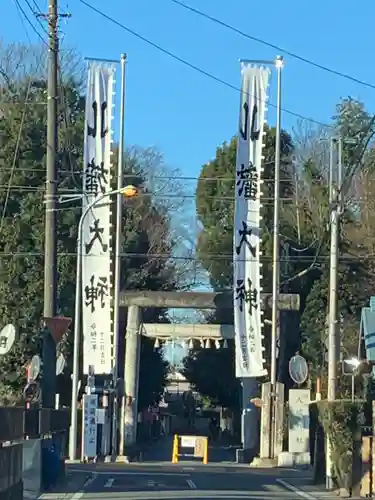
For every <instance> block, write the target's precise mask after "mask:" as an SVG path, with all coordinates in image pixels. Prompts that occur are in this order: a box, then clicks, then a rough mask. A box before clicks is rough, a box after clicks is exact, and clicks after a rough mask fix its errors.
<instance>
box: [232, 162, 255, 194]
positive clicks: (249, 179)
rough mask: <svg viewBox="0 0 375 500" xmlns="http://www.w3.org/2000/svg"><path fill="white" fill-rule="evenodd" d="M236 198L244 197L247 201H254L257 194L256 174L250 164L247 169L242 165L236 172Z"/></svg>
mask: <svg viewBox="0 0 375 500" xmlns="http://www.w3.org/2000/svg"><path fill="white" fill-rule="evenodd" d="M236 185H237V187H238V196H242V195H243V196H244V198H245V199H247V200H255V199H256V197H257V192H258V173H257V171H256V169H255V167H254V165H253V164H252V163H251V162H250V164H249V166H248V167H245V165H244V164H243V163H242V164H241V167H240V169H239V170H237V183H236Z"/></svg>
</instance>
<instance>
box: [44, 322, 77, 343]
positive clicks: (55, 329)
mask: <svg viewBox="0 0 375 500" xmlns="http://www.w3.org/2000/svg"><path fill="white" fill-rule="evenodd" d="M44 322H45V325H46V327H47V328H48V330H49V331H50V333H51V336H52V338H53V340H54V341H55V344H58V343H59V342H60V341H61V339H62V338H63V336H64V335H65V334H66V332H67V331H68V328H69V326H70V323H71V322H72V318H68V317H65V316H53V317H46V318H44Z"/></svg>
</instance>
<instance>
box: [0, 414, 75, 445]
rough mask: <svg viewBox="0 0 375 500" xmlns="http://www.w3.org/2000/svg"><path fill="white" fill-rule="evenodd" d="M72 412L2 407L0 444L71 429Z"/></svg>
mask: <svg viewBox="0 0 375 500" xmlns="http://www.w3.org/2000/svg"><path fill="white" fill-rule="evenodd" d="M69 422H70V410H69V409H68V408H67V409H61V410H53V409H47V408H41V409H38V408H36V409H34V408H33V409H25V408H17V407H0V443H2V442H9V441H10V442H12V441H19V440H21V439H23V438H24V437H25V436H27V437H29V438H37V437H42V436H45V435H48V434H54V433H56V432H62V431H66V430H68V429H69Z"/></svg>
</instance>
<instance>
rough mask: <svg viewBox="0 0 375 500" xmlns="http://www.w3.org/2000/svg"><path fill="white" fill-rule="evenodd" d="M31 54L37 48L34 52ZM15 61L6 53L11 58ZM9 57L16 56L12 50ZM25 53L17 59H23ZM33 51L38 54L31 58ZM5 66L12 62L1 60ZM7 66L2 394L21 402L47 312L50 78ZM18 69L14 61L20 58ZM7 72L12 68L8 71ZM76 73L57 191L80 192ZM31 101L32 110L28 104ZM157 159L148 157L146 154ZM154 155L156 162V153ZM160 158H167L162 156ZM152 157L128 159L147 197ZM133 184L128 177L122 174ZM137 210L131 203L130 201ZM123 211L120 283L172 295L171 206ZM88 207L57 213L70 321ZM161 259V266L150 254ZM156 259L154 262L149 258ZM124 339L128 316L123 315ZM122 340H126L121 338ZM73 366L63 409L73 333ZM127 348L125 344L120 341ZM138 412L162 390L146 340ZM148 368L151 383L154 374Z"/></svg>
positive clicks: (64, 96) (1, 114)
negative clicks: (12, 334) (11, 332)
mask: <svg viewBox="0 0 375 500" xmlns="http://www.w3.org/2000/svg"><path fill="white" fill-rule="evenodd" d="M30 50H31V51H32V50H33V48H31V49H30ZM6 53H7V54H9V51H8V52H6ZM10 53H11V54H12V51H11V52H10ZM20 53H21V55H22V57H23V59H22V58H21V60H22V61H23V63H24V64H23V67H27V65H28V63H29V59H28V57H29V55H28V54H29V52H28V51H27V49H26V48H22V50H21V51H20ZM17 54H18V52H17ZM32 54H33V52H32ZM4 61H5V62H4ZM4 61H2V62H3V63H4V64H1V54H0V68H1V75H2V77H3V83H2V84H1V83H0V93H1V102H0V206H1V207H2V213H1V219H0V264H1V265H0V315H1V319H2V325H1V326H5V324H7V323H13V324H14V325H15V326H16V328H17V331H18V333H19V340H18V342H17V343H16V344H15V346H14V347H13V348H12V350H11V352H10V353H8V354H7V355H5V356H3V357H2V358H1V359H0V371H1V378H0V381H1V397H2V400H3V401H8V402H15V401H17V400H19V398H20V395H21V392H22V389H23V387H24V384H25V370H26V364H27V363H28V362H29V360H30V358H31V356H32V355H34V354H36V353H38V352H40V326H41V319H42V315H43V311H42V308H43V261H44V257H43V252H44V207H45V205H44V187H45V155H46V107H45V106H44V105H43V103H44V102H45V95H46V92H45V91H46V83H45V79H44V74H43V71H39V70H38V71H36V70H35V68H34V69H33V68H31V67H30V65H29V68H30V71H29V73H28V72H27V71H25V73H22V74H21V75H20V74H19V73H17V71H16V70H14V71H13V72H12V71H11V68H10V66H9V65H8V66H6V64H5V63H8V59H6V58H5V57H4ZM13 61H14V65H16V64H17V60H15V59H14V60H13ZM4 68H6V71H5V69H4ZM73 76H74V75H69V77H68V78H66V79H63V80H62V85H61V95H60V100H59V139H60V141H59V144H60V149H59V151H58V170H59V187H58V189H59V194H60V195H61V194H64V193H77V194H79V193H80V192H81V175H80V170H81V165H82V147H83V123H84V97H83V96H82V95H81V88H80V84H79V82H78V83H77V82H76V81H75V80H74V77H73ZM25 102H26V104H25ZM149 151H150V153H151V150H149ZM154 156H157V155H154ZM159 156H160V155H159ZM146 157H147V154H143V156H142V154H141V153H139V154H137V155H134V154H133V153H131V154H130V153H129V154H128V155H127V157H126V174H128V175H130V174H131V175H132V176H133V177H134V178H135V179H137V182H138V184H139V185H140V187H141V189H142V190H143V191H145V193H147V189H148V188H147V176H148V175H150V173H151V174H153V172H148V171H147V162H146V161H145V158H146ZM124 179H125V183H129V177H124ZM132 203H133V206H131V204H132ZM131 204H130V206H128V207H126V210H124V220H123V224H124V239H123V247H122V251H123V257H122V271H123V274H122V286H123V287H127V288H133V289H140V290H142V289H151V290H157V289H160V288H164V289H168V288H169V289H171V288H172V289H173V288H175V286H176V279H177V277H178V270H177V269H175V268H174V267H173V265H172V264H170V262H169V261H168V256H169V255H170V253H171V251H172V248H173V245H174V240H173V238H172V237H171V232H170V223H171V220H170V214H169V213H168V210H167V207H166V205H163V204H162V203H160V202H157V201H155V200H154V199H153V197H152V195H151V193H150V194H149V195H148V196H146V195H145V196H143V197H141V198H140V199H139V200H135V201H134V202H131ZM80 206H81V203H80V201H77V203H76V205H73V206H72V205H70V206H69V208H67V209H64V210H59V211H58V313H59V314H61V315H66V316H71V317H72V316H73V311H74V294H75V268H76V237H77V224H78V219H79V216H80V212H81V209H80ZM157 252H162V253H163V255H164V256H165V257H164V258H163V259H156V258H155V257H153V256H152V255H154V254H155V255H156V254H157ZM150 254H151V255H150ZM145 316H146V317H147V318H148V320H149V321H153V322H157V321H159V320H164V321H166V319H165V311H159V310H154V311H152V310H150V311H146V312H145ZM122 319H123V321H122V326H121V334H122V332H124V326H125V325H124V322H125V317H123V318H122ZM121 336H122V337H123V335H121ZM61 344H62V345H61V346H60V347H62V348H63V350H64V353H65V355H66V357H67V361H68V367H67V373H66V375H65V378H64V382H63V383H61V384H60V386H61V387H62V389H65V391H64V394H62V403H68V404H69V402H70V394H69V393H70V387H69V385H70V369H71V351H72V336H71V332H70V333H69V335H68V336H67V338H65V339H64V341H63V342H62V343H61ZM122 346H123V343H122ZM140 370H141V382H140V386H141V391H140V401H141V403H140V408H141V407H144V406H147V405H148V404H150V403H151V402H153V401H154V400H157V399H158V397H159V395H160V393H161V392H162V390H163V386H164V383H165V376H166V371H167V365H166V363H165V362H164V360H163V358H162V355H161V353H160V351H154V349H153V346H152V347H151V346H150V343H149V342H147V340H144V341H143V342H142V356H141V366H140ZM147 370H150V371H151V372H152V373H153V374H154V377H149V375H148V374H147Z"/></svg>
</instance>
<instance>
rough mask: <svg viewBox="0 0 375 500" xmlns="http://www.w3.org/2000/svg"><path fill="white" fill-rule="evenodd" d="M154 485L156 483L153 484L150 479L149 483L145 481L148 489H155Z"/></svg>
mask: <svg viewBox="0 0 375 500" xmlns="http://www.w3.org/2000/svg"><path fill="white" fill-rule="evenodd" d="M155 484H156V483H155V481H152V480H151V479H150V480H149V481H147V486H148V487H149V488H154V487H155Z"/></svg>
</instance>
